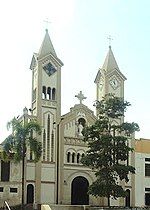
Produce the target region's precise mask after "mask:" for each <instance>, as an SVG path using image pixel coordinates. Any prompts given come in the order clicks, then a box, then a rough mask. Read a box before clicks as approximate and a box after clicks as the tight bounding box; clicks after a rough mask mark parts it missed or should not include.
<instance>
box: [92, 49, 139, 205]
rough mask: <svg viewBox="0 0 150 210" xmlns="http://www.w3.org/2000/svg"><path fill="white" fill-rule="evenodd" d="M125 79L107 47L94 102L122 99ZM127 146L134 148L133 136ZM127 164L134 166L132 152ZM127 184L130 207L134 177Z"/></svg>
mask: <svg viewBox="0 0 150 210" xmlns="http://www.w3.org/2000/svg"><path fill="white" fill-rule="evenodd" d="M125 80H126V77H125V76H124V75H123V74H122V72H121V71H120V69H119V67H118V64H117V62H116V59H115V57H114V54H113V52H112V49H111V46H109V50H108V53H107V56H106V58H105V61H104V64H103V66H102V68H100V69H99V70H98V73H97V75H96V78H95V81H94V82H95V83H96V100H98V101H100V100H101V99H102V98H103V97H104V96H105V95H106V94H109V93H112V94H114V95H115V96H117V97H121V98H124V81H125ZM123 121H124V117H122V118H121V119H118V120H117V121H114V123H116V124H120V123H122V122H123ZM128 139H129V141H128V144H129V146H131V147H132V148H134V145H135V141H134V139H135V138H134V135H132V136H131V137H129V138H128ZM129 162H130V164H131V165H132V166H134V164H135V154H134V152H133V153H131V154H130V155H129ZM129 179H130V181H129V183H127V184H126V183H121V184H122V185H123V187H124V188H125V190H126V191H127V192H130V191H131V193H130V197H128V199H129V200H130V202H131V205H134V199H135V197H134V196H135V192H134V190H135V189H134V187H133V186H134V182H135V178H134V175H133V174H132V175H130V176H129ZM111 202H112V205H120V206H124V205H125V203H126V199H123V198H119V199H118V200H117V201H113V200H112V201H111Z"/></svg>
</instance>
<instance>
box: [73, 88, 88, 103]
mask: <svg viewBox="0 0 150 210" xmlns="http://www.w3.org/2000/svg"><path fill="white" fill-rule="evenodd" d="M75 97H77V98H78V99H79V101H80V104H82V101H83V100H84V99H86V97H85V96H84V95H83V93H82V91H80V92H79V93H78V95H75Z"/></svg>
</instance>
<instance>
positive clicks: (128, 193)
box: [125, 190, 130, 207]
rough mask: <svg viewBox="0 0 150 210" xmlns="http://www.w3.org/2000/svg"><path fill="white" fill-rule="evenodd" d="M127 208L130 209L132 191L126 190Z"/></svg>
mask: <svg viewBox="0 0 150 210" xmlns="http://www.w3.org/2000/svg"><path fill="white" fill-rule="evenodd" d="M125 202H126V203H125V206H126V207H130V190H126V200H125Z"/></svg>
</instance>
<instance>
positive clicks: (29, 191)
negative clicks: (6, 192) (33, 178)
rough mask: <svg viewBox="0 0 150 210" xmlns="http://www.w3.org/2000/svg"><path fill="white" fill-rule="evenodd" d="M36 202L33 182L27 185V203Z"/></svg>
mask: <svg viewBox="0 0 150 210" xmlns="http://www.w3.org/2000/svg"><path fill="white" fill-rule="evenodd" d="M33 202H34V186H33V185H32V184H28V186H27V204H28V203H33Z"/></svg>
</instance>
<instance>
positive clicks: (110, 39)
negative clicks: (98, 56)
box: [107, 35, 113, 47]
mask: <svg viewBox="0 0 150 210" xmlns="http://www.w3.org/2000/svg"><path fill="white" fill-rule="evenodd" d="M107 39H109V47H111V41H112V40H113V38H112V37H111V35H109V37H107Z"/></svg>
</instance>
